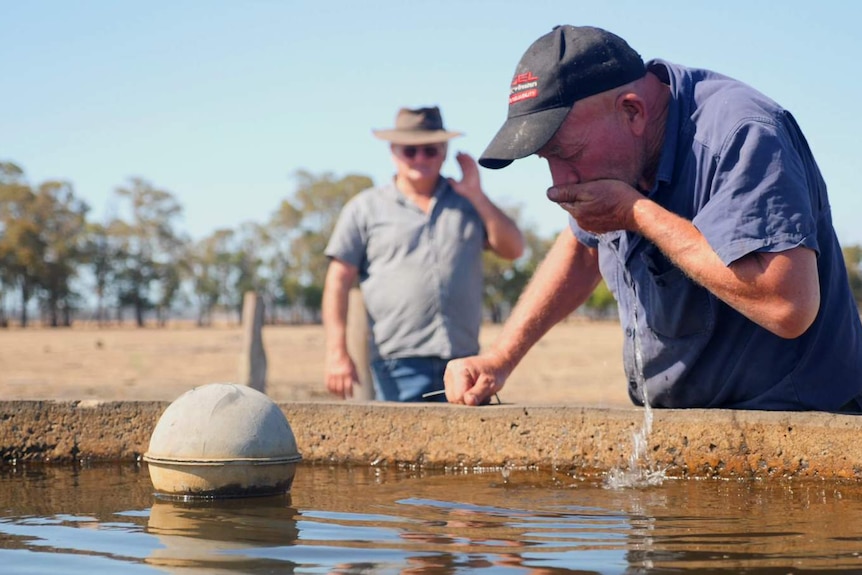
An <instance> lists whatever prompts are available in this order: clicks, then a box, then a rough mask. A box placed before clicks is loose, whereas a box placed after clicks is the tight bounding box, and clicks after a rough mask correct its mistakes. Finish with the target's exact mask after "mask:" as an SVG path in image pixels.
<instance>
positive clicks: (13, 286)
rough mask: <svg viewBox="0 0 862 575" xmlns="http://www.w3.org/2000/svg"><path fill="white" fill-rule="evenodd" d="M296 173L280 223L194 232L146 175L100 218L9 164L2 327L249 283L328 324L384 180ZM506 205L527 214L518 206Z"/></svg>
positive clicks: (602, 298) (276, 303)
mask: <svg viewBox="0 0 862 575" xmlns="http://www.w3.org/2000/svg"><path fill="white" fill-rule="evenodd" d="M295 178H296V189H295V190H294V191H293V192H292V193H289V194H287V196H286V197H285V199H283V200H282V201H281V203H280V204H279V205H278V206H276V208H275V210H274V211H273V212H272V213H271V214H270V216H269V219H268V221H266V222H264V223H255V222H246V223H241V224H239V225H238V226H237V227H236V228H226V229H216V230H214V231H213V232H212V233H210V234H209V235H208V236H206V237H204V238H202V239H200V240H191V239H190V238H189V237H188V235H187V234H185V233H184V232H183V231H182V230H181V229H180V228H179V220H180V218H181V216H182V212H183V207H182V205H181V204H180V202H179V201H178V200H177V198H176V196H175V195H174V194H173V193H172V192H170V191H168V190H164V189H161V188H159V187H157V186H155V185H153V184H152V183H151V182H148V181H147V180H145V179H143V178H138V177H133V178H129V179H128V181H127V182H126V183H125V184H123V185H120V186H118V187H116V188H115V189H114V197H113V199H114V200H115V204H114V205H115V206H116V209H115V210H114V212H115V213H113V214H111V215H109V216H108V217H106V218H105V219H104V221H101V222H94V221H92V220H91V219H90V206H89V205H88V204H87V203H86V202H85V201H83V200H82V199H81V198H79V197H78V196H77V195H76V193H75V190H74V186H73V185H72V183H71V182H68V181H64V180H49V181H45V182H42V183H40V184H37V185H31V184H30V183H29V182H28V181H27V178H26V176H25V173H24V170H23V169H22V168H21V167H19V166H18V165H16V164H14V163H12V162H0V326H2V327H5V326H8V325H9V324H10V322H16V323H18V324H19V325H21V326H27V325H28V324H29V323H31V321H32V318H30V317H29V315H28V314H29V313H30V310H34V309H35V310H36V311H37V314H38V320H39V321H40V322H41V323H42V324H44V325H49V326H55V327H56V326H70V325H72V323H73V321H74V320H76V319H81V318H87V319H93V320H95V321H96V322H97V323H99V324H100V325H102V324H105V323H109V322H110V323H123V322H124V321H126V319H127V318H126V317H125V316H126V314H131V316H132V319H133V321H134V323H135V324H136V325H138V326H144V325H146V324H147V323H148V322H150V321H154V322H155V323H156V324H157V325H164V324H166V323H167V322H168V321H169V320H170V319H172V318H176V317H180V316H183V317H191V318H192V319H194V320H195V321H196V323H197V324H198V325H200V326H205V325H210V324H211V323H212V322H213V318H214V316H215V315H216V314H219V313H222V314H223V313H228V314H231V316H235V317H236V318H237V321H240V320H241V313H242V301H243V294H244V293H245V292H246V291H256V292H257V293H259V294H261V296H262V297H263V299H264V301H265V302H266V309H267V321H268V322H269V323H307V322H317V321H319V318H320V305H321V300H322V295H323V282H324V278H325V275H326V268H327V265H328V261H327V258H326V256H325V255H324V249H325V246H326V243H327V241H328V240H329V236H330V234H331V233H332V229H333V227H334V226H335V222H336V220H337V218H338V215H339V213H340V212H341V208H342V207H343V206H344V204H345V203H346V202H347V201H348V200H349V199H350V198H351V197H353V196H354V195H355V194H357V193H358V192H360V191H362V190H364V189H366V188H368V187H371V186H372V185H373V182H372V180H371V179H370V178H369V177H367V176H364V175H357V174H349V175H346V176H343V177H341V178H338V177H336V176H334V175H333V174H331V173H324V174H318V175H315V174H312V173H309V172H307V171H304V170H299V171H297V172H296V173H295ZM506 211H507V212H508V213H509V214H510V215H511V216H512V217H513V218H515V220H516V221H518V220H519V219H520V217H519V216H520V213H519V211H520V210H519V208H518V207H507V209H506ZM522 231H523V233H524V237H525V241H526V250H525V253H524V255H523V256H522V257H521V258H520V259H518V260H516V261H515V262H509V261H506V260H503V259H501V258H499V257H497V256H495V255H494V254H493V253H492V252H490V251H488V252H486V253H485V255H484V261H483V266H484V277H485V293H484V303H485V311H486V316H487V317H488V318H489V319H490V320H491V321H494V322H500V321H502V320H504V319H505V317H506V315H507V314H508V311H509V310H510V309H511V307H512V306H513V305H514V303H515V302H516V301H517V299H518V297H519V296H520V294H521V292H522V290H523V289H524V287H525V286H526V284H527V282H528V281H529V279H530V277H531V276H532V274H533V272H534V271H535V269H536V267H537V266H538V264H539V262H540V261H541V260H542V258H543V257H544V256H545V254H546V253H547V251H548V249H549V248H550V246H551V244H552V243H553V240H554V238H553V237H542V236H541V235H540V234H539V233H537V232H536V230H535V229H534V228H533V227H531V226H524V225H522ZM844 257H845V260H846V261H847V264H848V270H849V271H850V283H851V286H852V288H853V293H854V295H855V297H856V299H857V302H862V272H860V264H862V247H860V246H850V247H847V248H844ZM584 307H585V311H586V313H587V314H588V315H592V316H608V315H613V310H614V308H615V306H614V301H613V297H612V296H611V294H610V292H609V291H608V290H607V288H606V287H605V286H604V284H602V285H600V287H599V289H598V290H597V291H596V292H595V293H594V294H593V296H592V297H591V299H590V301H589V302H588V303H587V304H586V305H585V306H584ZM10 308H12V309H15V310H17V317H10V312H9V310H10Z"/></svg>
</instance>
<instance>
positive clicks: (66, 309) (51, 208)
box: [32, 181, 90, 327]
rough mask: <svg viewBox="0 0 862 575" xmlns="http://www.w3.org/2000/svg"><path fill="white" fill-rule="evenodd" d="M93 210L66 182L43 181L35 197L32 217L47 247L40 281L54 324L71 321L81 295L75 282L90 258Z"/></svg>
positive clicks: (47, 311)
mask: <svg viewBox="0 0 862 575" xmlns="http://www.w3.org/2000/svg"><path fill="white" fill-rule="evenodd" d="M89 209H90V208H89V206H88V205H87V204H86V203H85V202H84V201H82V200H80V199H78V198H76V197H75V193H74V190H73V189H72V185H71V184H70V183H68V182H64V181H48V182H45V183H43V184H41V185H40V186H39V188H38V191H37V192H36V194H35V195H34V197H33V205H32V210H33V213H32V217H33V218H34V220H35V222H36V226H37V228H38V234H39V236H40V243H41V245H42V246H43V249H44V251H43V261H42V265H41V266H39V268H38V269H39V271H40V274H41V275H40V277H38V278H37V283H38V286H39V288H40V290H39V291H40V294H41V297H40V299H41V300H42V303H43V309H44V310H45V312H46V313H47V314H48V318H49V324H50V325H51V326H52V327H57V326H58V325H61V324H62V325H69V324H70V323H71V308H72V306H73V301H74V300H75V299H76V297H77V294H75V293H74V292H73V291H72V287H71V281H72V279H73V278H74V277H75V276H76V275H77V273H78V270H79V268H80V266H81V264H82V263H83V262H84V261H85V259H86V253H85V237H84V235H85V232H86V230H87V212H88V211H89ZM61 316H62V317H61Z"/></svg>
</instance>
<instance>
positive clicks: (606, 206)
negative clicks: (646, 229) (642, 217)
mask: <svg viewBox="0 0 862 575" xmlns="http://www.w3.org/2000/svg"><path fill="white" fill-rule="evenodd" d="M547 195H548V199H549V200H551V201H552V202H554V203H556V204H559V205H560V207H561V208H563V209H564V210H566V211H567V212H568V213H569V214H571V216H572V217H573V218H575V221H576V222H578V225H579V226H580V227H581V228H582V229H584V230H586V231H588V232H592V233H597V234H601V233H605V232H613V231H617V230H629V231H636V230H634V217H633V209H634V204H635V202H637V201H638V200H642V199H644V196H643V195H642V194H641V193H640V192H638V191H637V190H636V189H634V188H633V187H631V186H630V185H628V184H626V183H625V182H621V181H619V180H595V181H592V182H586V183H583V184H563V185H559V186H553V187H551V188H548V193H547Z"/></svg>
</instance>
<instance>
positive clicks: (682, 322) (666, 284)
mask: <svg viewBox="0 0 862 575" xmlns="http://www.w3.org/2000/svg"><path fill="white" fill-rule="evenodd" d="M640 259H641V262H642V264H643V267H642V268H641V278H640V279H641V281H639V282H638V284H639V285H640V288H641V290H642V298H643V301H644V310H643V313H644V316H645V318H646V322H647V326H648V327H649V328H650V329H651V330H652V331H654V332H655V333H656V334H658V335H660V336H664V337H668V338H683V337H689V336H693V335H698V334H702V333H704V332H707V331H710V330H711V329H712V328H713V325H714V314H713V309H712V296H711V295H710V293H709V292H708V291H707V290H706V289H705V288H703V287H701V286H699V285H697V284H696V283H694V282H693V281H692V280H690V279H689V278H688V277H686V275H685V274H684V273H683V272H682V271H681V270H680V269H679V268H677V267H676V266H674V265H673V264H672V263H671V262H670V261H668V259H667V258H666V257H665V256H664V254H662V253H661V252H660V251H659V250H658V249H657V248H655V246H651V247H650V248H648V249H647V250H645V251H644V252H642V253H641V254H640Z"/></svg>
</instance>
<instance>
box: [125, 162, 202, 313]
mask: <svg viewBox="0 0 862 575" xmlns="http://www.w3.org/2000/svg"><path fill="white" fill-rule="evenodd" d="M115 194H116V195H117V197H118V198H120V199H121V200H125V201H126V202H128V219H125V220H124V219H122V218H118V219H116V220H114V221H113V222H111V224H110V225H109V227H108V230H109V233H111V235H112V236H113V237H115V238H116V239H117V241H118V245H119V246H120V250H119V251H118V253H121V254H123V255H124V256H125V258H124V260H123V262H122V263H121V265H120V267H119V269H118V273H117V275H116V280H117V283H118V287H119V290H118V299H119V302H118V303H119V305H120V306H124V305H128V306H131V307H132V308H133V309H134V311H135V321H136V323H137V325H138V326H139V327H143V325H144V315H145V312H146V311H147V310H149V309H152V308H153V307H155V306H156V303H157V302H156V301H154V300H153V298H152V297H151V296H152V293H153V290H160V297H161V305H162V306H165V305H170V299H172V297H173V295H175V294H176V290H174V289H169V286H170V284H171V282H172V281H174V279H172V278H175V277H176V274H175V273H174V272H175V270H173V271H167V270H169V269H170V268H171V266H177V265H180V262H179V259H180V257H181V255H182V253H183V251H184V250H185V248H186V246H187V241H186V240H185V239H184V238H182V237H181V236H180V235H179V234H178V233H177V231H176V229H175V227H174V225H175V220H176V219H177V218H179V217H180V215H181V214H182V207H181V206H180V204H179V203H178V202H177V200H176V199H175V198H174V196H173V194H171V193H170V192H168V191H166V190H161V189H158V188H155V187H153V186H152V185H151V184H150V183H149V182H147V181H145V180H143V179H141V178H130V180H129V186H128V187H118V188H117V189H116V190H115ZM165 294H168V295H169V296H170V297H169V298H168V299H167V300H165Z"/></svg>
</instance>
